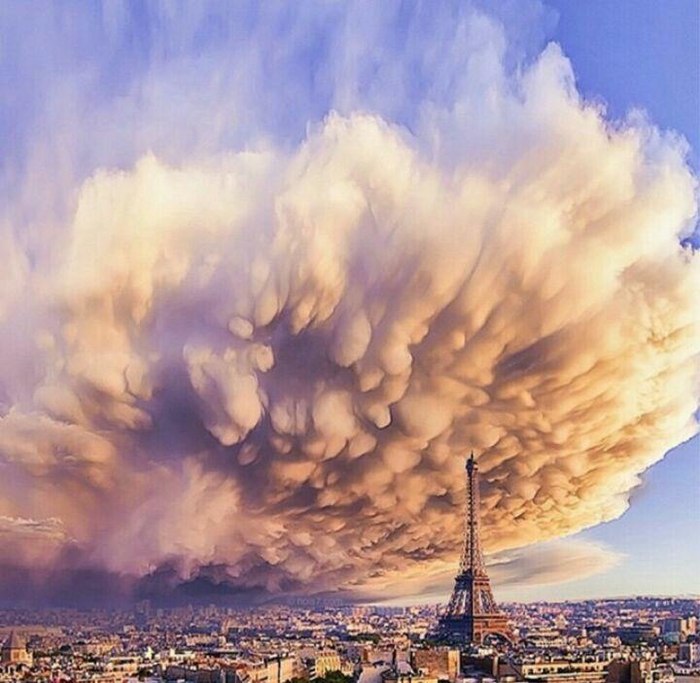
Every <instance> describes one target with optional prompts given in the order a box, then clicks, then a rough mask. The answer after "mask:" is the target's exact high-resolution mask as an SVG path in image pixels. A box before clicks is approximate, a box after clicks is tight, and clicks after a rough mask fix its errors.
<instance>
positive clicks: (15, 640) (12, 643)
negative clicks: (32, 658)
mask: <svg viewBox="0 0 700 683" xmlns="http://www.w3.org/2000/svg"><path fill="white" fill-rule="evenodd" d="M2 649H3V650H23V649H24V642H23V641H22V639H21V638H20V637H19V636H18V635H17V634H16V633H15V632H14V631H10V635H9V636H8V638H7V640H6V641H5V643H4V645H3V646H2Z"/></svg>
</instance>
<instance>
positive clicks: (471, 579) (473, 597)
mask: <svg viewBox="0 0 700 683" xmlns="http://www.w3.org/2000/svg"><path fill="white" fill-rule="evenodd" d="M489 634H493V635H498V636H501V637H502V638H505V639H506V640H508V641H510V642H512V641H513V634H512V632H511V630H510V627H509V625H508V621H507V619H506V616H505V614H503V612H501V611H500V610H499V609H498V605H496V601H495V600H494V599H493V593H492V592H491V582H490V581H489V577H488V575H487V574H486V568H485V565H484V556H483V554H482V552H481V540H480V538H479V468H478V467H477V464H476V461H475V460H474V453H472V454H471V456H470V457H469V459H468V460H467V502H466V510H465V520H464V545H463V547H462V557H461V559H460V562H459V573H458V574H457V577H456V578H455V587H454V590H453V591H452V597H451V598H450V602H449V603H448V604H447V608H446V609H445V611H444V613H443V614H442V616H441V617H440V622H439V624H438V631H437V635H438V637H439V638H440V639H441V640H445V641H449V642H453V643H460V644H469V643H474V644H480V643H482V642H483V640H484V637H485V636H487V635H489Z"/></svg>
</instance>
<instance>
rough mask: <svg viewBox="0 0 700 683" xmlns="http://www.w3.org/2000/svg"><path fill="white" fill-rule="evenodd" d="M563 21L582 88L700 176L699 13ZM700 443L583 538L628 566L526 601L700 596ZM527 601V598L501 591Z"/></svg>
mask: <svg viewBox="0 0 700 683" xmlns="http://www.w3.org/2000/svg"><path fill="white" fill-rule="evenodd" d="M547 4H548V6H550V7H551V8H552V9H553V10H555V11H556V12H557V15H558V16H557V21H556V28H555V29H554V31H553V34H552V37H553V38H554V39H555V40H557V41H558V42H559V43H560V44H561V45H562V47H563V49H564V51H565V52H566V54H567V55H568V56H569V57H570V59H571V60H572V62H573V64H574V68H575V70H576V78H577V83H578V85H579V88H580V89H581V90H582V92H584V93H585V94H586V95H587V96H593V97H596V96H597V97H600V98H602V99H603V100H604V101H605V102H606V104H607V107H608V109H609V111H610V112H611V114H612V115H614V116H617V117H619V116H623V115H624V114H625V112H626V111H628V110H629V109H630V108H633V107H641V108H643V109H644V110H645V111H646V112H647V113H648V115H649V116H650V117H651V118H652V119H653V120H654V121H656V122H657V123H658V124H659V125H660V126H663V127H664V128H669V129H672V130H675V131H677V132H678V133H680V134H681V135H683V137H685V138H686V140H687V141H688V144H689V146H690V150H689V161H690V163H691V164H692V165H693V167H694V168H696V169H697V168H698V150H700V69H698V66H697V65H698V61H699V60H700V31H699V30H698V27H699V26H700V5H698V3H696V2H692V1H687V2H683V1H680V2H673V3H668V4H665V5H664V6H661V5H659V3H656V2H653V1H646V0H645V1H643V2H607V1H605V0H594V1H593V2H589V3H573V2H566V1H563V2H549V3H547ZM699 494H700V441H699V440H698V437H695V438H693V439H691V440H690V441H688V442H686V443H685V444H683V445H682V446H679V447H678V448H676V449H673V450H671V451H670V452H669V454H668V456H667V457H666V458H665V459H664V460H663V461H661V462H660V463H658V464H657V465H654V466H653V467H652V468H650V469H649V470H648V471H647V474H646V475H645V478H644V483H643V484H642V485H641V486H640V488H639V489H638V490H637V491H636V492H635V493H634V495H633V505H632V506H631V508H630V510H629V511H628V512H626V513H625V514H624V515H623V516H622V517H621V518H619V519H618V520H615V521H612V522H608V523H606V524H602V525H600V526H598V527H595V528H594V529H591V530H588V531H586V532H584V533H582V534H580V538H582V539H586V540H590V541H594V542H599V543H604V544H606V545H607V546H608V547H611V548H614V549H615V550H616V551H618V552H619V553H620V554H621V555H622V558H621V559H620V562H619V564H618V565H617V566H615V567H613V568H612V569H611V570H609V571H607V572H603V573H601V574H598V575H596V576H594V577H591V578H589V579H583V580H579V581H571V582H568V583H566V584H563V585H562V584H559V585H553V586H537V587H531V588H529V589H527V590H526V591H525V596H526V598H525V599H534V600H538V599H542V600H556V599H559V598H562V599H579V598H586V597H598V596H606V595H620V596H624V595H629V594H654V593H658V594H669V595H679V594H686V593H688V594H698V593H700V579H698V576H697V567H698V566H700V543H698V542H697V541H696V540H695V536H696V535H697V530H698V522H700V495H699ZM502 595H503V596H504V598H506V599H512V600H517V599H522V597H523V592H522V590H521V589H519V588H513V589H511V588H506V589H504V590H503V591H502Z"/></svg>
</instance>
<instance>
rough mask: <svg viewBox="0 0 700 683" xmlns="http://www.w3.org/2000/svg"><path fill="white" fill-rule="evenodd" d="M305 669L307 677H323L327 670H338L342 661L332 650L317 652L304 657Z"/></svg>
mask: <svg viewBox="0 0 700 683" xmlns="http://www.w3.org/2000/svg"><path fill="white" fill-rule="evenodd" d="M304 663H305V665H306V670H307V671H308V672H309V678H310V679H311V680H313V679H314V678H323V676H325V675H326V674H327V673H328V672H329V671H340V669H341V666H342V663H341V661H340V655H339V654H338V653H337V652H333V651H332V650H330V651H326V652H319V653H317V654H315V655H313V656H312V657H308V658H306V659H305V662H304Z"/></svg>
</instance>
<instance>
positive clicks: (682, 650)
mask: <svg viewBox="0 0 700 683" xmlns="http://www.w3.org/2000/svg"><path fill="white" fill-rule="evenodd" d="M678 660H679V661H681V662H688V664H698V663H699V662H700V643H681V645H680V647H679V648H678Z"/></svg>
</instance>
